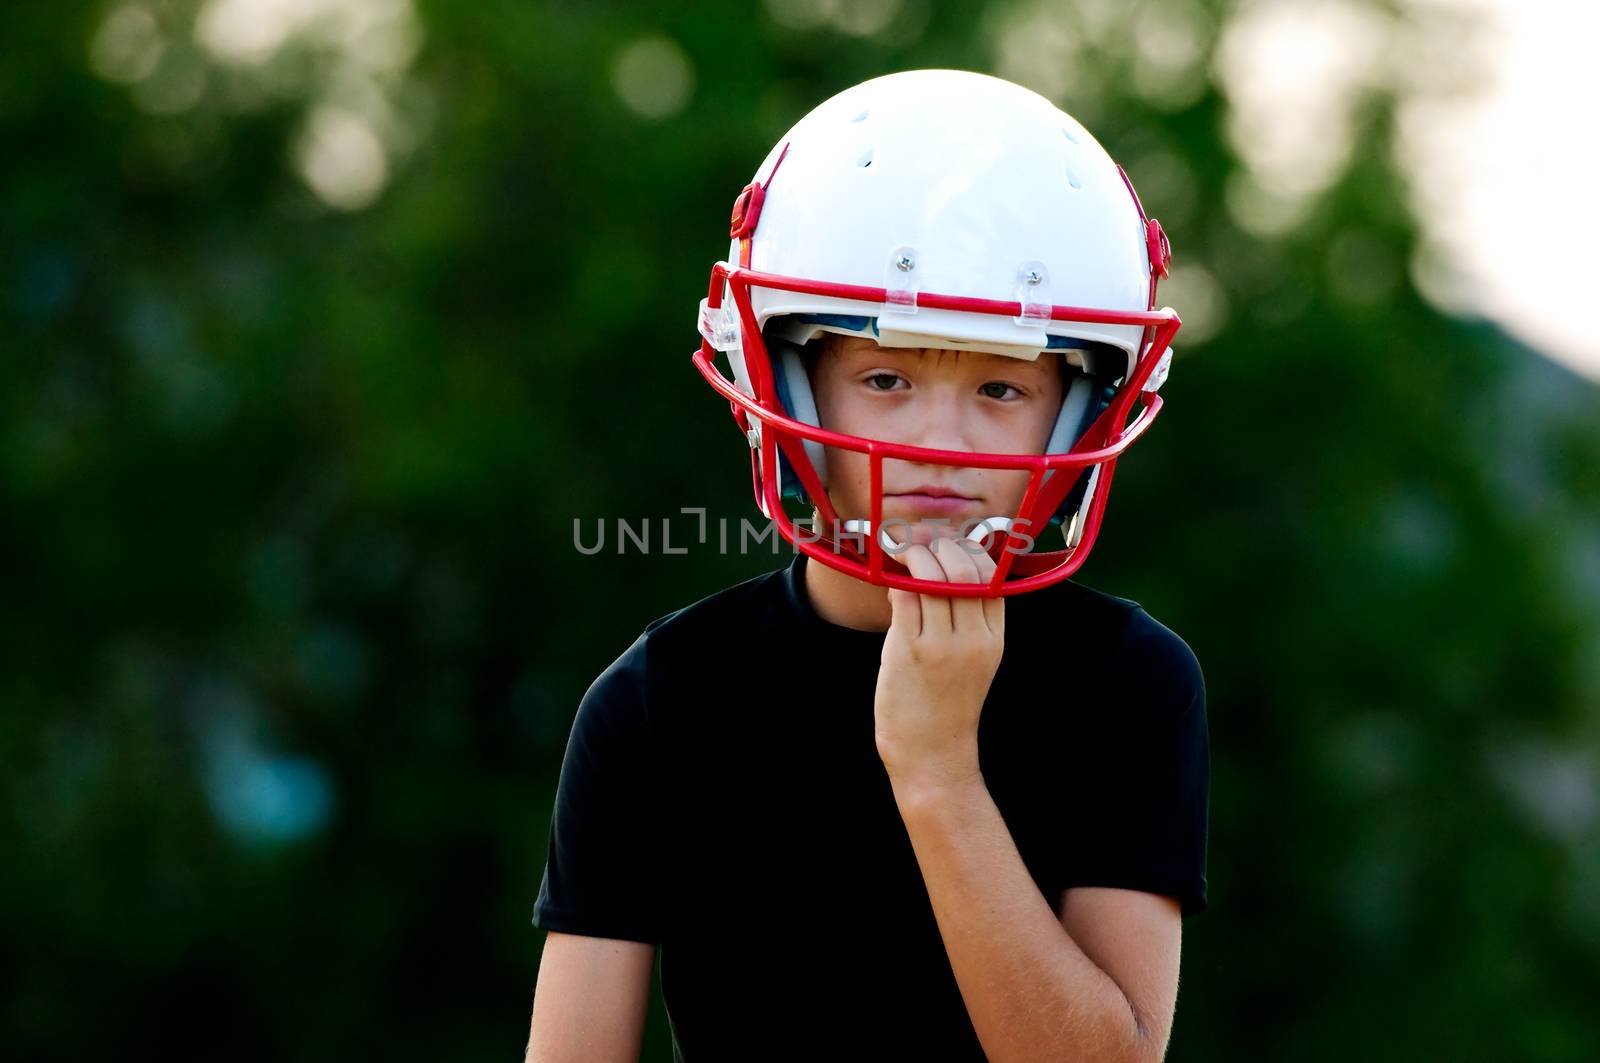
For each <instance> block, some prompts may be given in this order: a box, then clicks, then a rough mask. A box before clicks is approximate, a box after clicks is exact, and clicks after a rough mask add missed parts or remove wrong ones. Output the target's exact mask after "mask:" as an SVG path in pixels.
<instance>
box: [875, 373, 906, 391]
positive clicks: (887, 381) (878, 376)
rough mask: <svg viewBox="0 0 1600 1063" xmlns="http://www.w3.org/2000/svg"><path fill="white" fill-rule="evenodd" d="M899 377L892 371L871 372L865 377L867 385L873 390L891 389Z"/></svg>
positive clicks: (898, 380) (898, 381)
mask: <svg viewBox="0 0 1600 1063" xmlns="http://www.w3.org/2000/svg"><path fill="white" fill-rule="evenodd" d="M898 383H900V378H899V377H898V376H896V375H895V374H893V373H873V374H872V375H871V376H869V377H867V386H868V387H869V388H871V389H872V390H874V391H893V390H894V389H895V385H896V384H898Z"/></svg>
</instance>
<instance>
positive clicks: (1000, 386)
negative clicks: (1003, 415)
mask: <svg viewBox="0 0 1600 1063" xmlns="http://www.w3.org/2000/svg"><path fill="white" fill-rule="evenodd" d="M978 390H979V391H981V392H982V393H983V394H984V395H987V396H988V397H989V398H991V399H1006V398H1010V397H1011V393H1012V392H1016V394H1018V395H1021V394H1022V391H1021V389H1019V388H1017V387H1015V386H1014V385H1011V384H1007V383H1004V382H1002V381H999V380H991V381H989V382H988V383H987V384H985V385H983V386H982V387H981V388H979V389H978Z"/></svg>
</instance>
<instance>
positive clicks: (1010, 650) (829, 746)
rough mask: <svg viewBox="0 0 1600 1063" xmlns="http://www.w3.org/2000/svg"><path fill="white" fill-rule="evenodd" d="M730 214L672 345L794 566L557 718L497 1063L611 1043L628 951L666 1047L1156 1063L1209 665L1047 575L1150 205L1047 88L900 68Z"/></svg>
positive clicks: (1201, 899) (1147, 300) (832, 110)
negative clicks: (528, 933)
mask: <svg viewBox="0 0 1600 1063" xmlns="http://www.w3.org/2000/svg"><path fill="white" fill-rule="evenodd" d="M731 231H732V236H733V244H732V249H731V254H730V256H729V257H730V262H731V263H737V265H729V264H719V265H718V266H717V267H716V268H715V269H714V270H713V287H712V290H711V295H710V297H709V298H708V299H707V300H706V301H705V302H704V303H702V308H701V331H702V334H703V336H704V337H705V343H704V344H703V345H702V349H701V352H700V353H699V354H698V355H697V356H696V359H695V360H696V365H697V367H698V368H699V369H700V370H701V372H702V373H703V374H704V375H705V376H706V378H707V380H708V381H710V382H711V383H712V385H713V386H714V387H715V388H716V389H717V390H718V392H719V393H720V394H722V395H723V396H724V397H725V398H727V399H728V400H729V402H730V406H731V408H732V410H733V412H734V417H735V420H736V421H737V422H738V423H739V425H740V428H741V429H742V430H744V432H745V434H746V438H747V439H748V440H749V442H750V445H751V447H752V451H753V453H752V467H753V474H754V484H755V490H756V497H757V501H758V503H759V504H760V506H761V508H762V511H763V512H764V513H765V514H767V515H768V516H769V517H771V518H772V519H773V521H774V522H775V524H776V525H777V528H778V530H779V532H780V533H781V534H782V535H783V537H784V538H785V539H786V540H788V541H790V542H791V543H793V544H794V545H795V547H796V549H797V550H798V553H797V555H796V557H795V560H794V562H793V563H792V564H791V565H789V566H788V567H787V568H785V569H780V570H777V571H774V572H770V573H767V574H766V575H763V576H760V577H757V578H756V579H753V580H750V581H748V582H746V583H743V584H740V585H738V586H736V587H733V588H730V589H728V590H726V591H723V592H721V593H719V594H715V595H712V596H711V597H709V598H707V599H705V600H703V601H701V602H698V603H696V604H694V605H692V606H689V607H687V608H685V609H682V610H679V611H677V612H675V613H673V614H671V615H669V616H666V617H663V618H661V619H659V620H657V621H655V622H653V623H652V624H650V625H649V626H648V627H647V628H646V629H645V632H644V634H643V635H641V636H640V638H639V639H638V640H637V641H636V642H635V643H634V644H633V645H632V646H631V647H629V648H628V650H627V651H625V652H624V653H623V654H622V656H621V657H619V658H618V659H617V660H616V662H614V663H613V664H612V665H611V666H610V667H609V668H607V669H606V671H605V672H604V673H603V674H602V675H601V676H600V677H599V678H598V679H597V680H596V681H595V683H594V685H593V686H592V687H591V688H590V690H589V692H588V693H587V694H586V695H585V697H584V699H583V701H582V703H581V705H580V706H579V709H578V714H577V719H576V721H575V723H574V725H573V731H572V736H571V740H570V743H569V746H568V749H567V755H566V759H565V761H564V762H563V766H562V773H561V781H560V786H559V789H558V793H557V798H556V808H555V815H554V819H553V823H552V829H551V839H550V849H549V860H548V863H547V865H546V870H545V877H544V881H543V883H542V885H541V888H540V891H539V897H538V900H537V902H536V906H535V923H536V924H537V925H538V926H540V927H542V928H544V929H545V930H547V931H548V935H547V938H546V943H545V948H544V953H543V956H542V958H541V962H540V971H539V979H538V987H537V990H536V993H535V999H534V1011H533V1022H532V1028H531V1032H530V1039H529V1045H528V1058H529V1059H530V1060H541V1061H542V1060H568V1059H582V1060H613V1059H615V1060H621V1059H634V1058H637V1055H638V1051H639V1042H640V1037H641V1031H642V1026H643V1019H644V1014H645V1007H646V1003H647V1001H648V994H649V985H650V977H651V968H652V964H653V963H654V962H655V960H656V958H657V956H658V954H659V960H660V973H661V982H662V991H663V995H664V997H665V1000H666V1003H667V1009H668V1014H669V1016H670V1019H671V1023H672V1030H673V1040H674V1049H675V1054H676V1056H677V1058H678V1059H688V1060H691V1061H693V1063H701V1061H703V1060H714V1059H730V1058H737V1059H780V1058H807V1059H815V1058H872V1059H879V1058H881V1059H918V1060H921V1059H929V1060H944V1059H951V1060H965V1059H985V1058H987V1059H991V1060H1042V1059H1082V1060H1119V1061H1155V1060H1159V1059H1161V1058H1162V1056H1163V1055H1164V1053H1165V1049H1166V1043H1167V1039H1168V1036H1169V1033H1170V1030H1171V1023H1172V1016H1173V1011H1174V1008H1175V1003H1176V997H1177V983H1178V957H1179V940H1180V922H1179V920H1180V918H1181V916H1182V915H1186V914H1192V913H1194V912H1198V911H1200V910H1201V909H1202V908H1203V907H1204V905H1205V890H1206V883H1205V842H1206V812H1207V792H1208V791H1207V787H1208V745H1207V730H1206V718H1205V692H1204V684H1203V681H1202V677H1201V673H1200V669H1199V665H1198V663H1197V662H1196V660H1195V658H1194V655H1193V654H1192V653H1191V652H1190V650H1189V647H1188V646H1187V645H1186V644H1185V643H1184V642H1183V641H1182V640H1181V639H1180V638H1178V636H1176V635H1175V634H1173V633H1172V632H1171V631H1169V630H1168V629H1166V628H1165V627H1163V626H1162V625H1161V624H1159V623H1158V622H1156V621H1155V620H1154V619H1152V618H1151V617H1150V616H1149V615H1148V614H1147V613H1146V612H1145V611H1144V610H1143V609H1141V608H1140V607H1139V606H1138V605H1137V604H1135V603H1133V602H1129V601H1126V600H1123V599H1120V598H1116V597H1112V596H1110V595H1107V594H1103V593H1100V592H1097V591H1093V590H1090V589H1088V588H1085V587H1082V586H1079V585H1077V584H1074V583H1070V582H1066V577H1067V576H1068V575H1070V574H1071V573H1072V572H1073V571H1075V570H1076V569H1077V567H1078V566H1079V565H1081V564H1082V562H1083V559H1084V557H1085V556H1086V555H1087V552H1088V550H1089V548H1090V546H1092V544H1093V541H1094V538H1095V536H1096V534H1097V532H1098V528H1099V523H1100V517H1101V514H1102V513H1103V510H1104V505H1105V498H1106V493H1107V491H1108V490H1109V487H1110V481H1111V474H1112V471H1113V470H1114V467H1115V464H1116V459H1117V457H1118V456H1119V455H1120V454H1121V452H1122V450H1123V449H1124V448H1125V447H1126V446H1127V445H1128V444H1129V443H1130V442H1132V440H1133V439H1134V438H1136V437H1137V435H1138V434H1139V433H1140V432H1142V431H1143V430H1144V428H1145V427H1147V426H1148V424H1149V423H1150V420H1151V419H1152V418H1153V417H1154V415H1155V413H1156V411H1157V410H1159V408H1160V402H1161V400H1160V399H1159V398H1158V397H1157V396H1156V395H1155V388H1156V387H1158V386H1159V385H1160V383H1161V380H1162V378H1163V377H1164V376H1165V372H1166V367H1167V358H1168V344H1169V343H1170V340H1171V336H1172V334H1173V332H1174V331H1175V330H1176V328H1177V318H1176V315H1174V314H1172V313H1171V311H1159V312H1158V311H1155V310H1154V309H1153V307H1154V305H1155V303H1154V297H1155V282H1156V280H1157V278H1158V277H1159V276H1161V275H1163V274H1164V273H1165V271H1166V266H1167V262H1168V259H1169V255H1170V252H1169V250H1168V248H1167V245H1166V241H1165V238H1164V237H1163V236H1162V235H1161V232H1160V226H1159V225H1158V224H1157V223H1156V222H1155V221H1154V220H1153V219H1147V218H1146V217H1145V216H1144V213H1143V209H1142V207H1140V206H1139V204H1138V201H1137V197H1135V196H1134V195H1133V191H1132V187H1131V185H1129V184H1128V183H1127V181H1126V177H1125V176H1124V175H1122V173H1121V171H1120V169H1119V168H1117V167H1116V165H1115V164H1114V163H1112V162H1111V160H1110V158H1109V157H1108V156H1106V155H1105V152H1104V151H1103V149H1101V148H1100V146H1099V144H1098V143H1096V142H1095V141H1094V139H1093V138H1092V137H1091V136H1089V134H1088V133H1087V132H1086V131H1085V130H1084V129H1083V128H1082V127H1081V126H1079V125H1078V124H1077V123H1076V122H1074V121H1073V120H1072V119H1071V118H1069V117H1067V116H1066V115H1064V114H1062V113H1061V112H1060V111H1058V110H1057V109H1056V108H1055V107H1053V106H1052V105H1051V104H1049V102H1048V101H1045V100H1043V99H1042V98H1040V97H1038V96H1036V95H1034V94H1033V93H1031V92H1028V91H1027V90H1024V89H1021V88H1019V87H1018V86H1015V85H1011V84H1009V83H1007V82H1004V81H1000V80H998V79H995V78H990V77H985V76H982V75H978V74H971V73H965V72H960V71H911V72H907V73H902V74H896V75H890V76H888V77H883V78H877V79H874V80H872V81H868V82H866V83H864V84H862V85H858V86H856V87H854V88H852V89H849V90H847V91H846V92H844V93H841V94H840V95H838V96H836V97H834V98H833V99H831V100H829V101H827V102H826V103H824V104H822V105H821V106H820V107H818V108H817V109H816V110H814V111H813V112H812V113H811V114H810V115H808V116H807V117H806V118H805V119H803V120H802V121H801V122H800V123H799V124H798V125H796V126H795V128H794V129H793V130H791V131H790V133H789V134H788V135H787V136H786V137H785V138H784V139H783V140H782V141H780V143H779V145H777V146H776V147H775V148H774V149H773V152H772V154H771V155H769V156H768V158H767V160H766V162H764V163H763V165H762V167H761V169H760V170H759V171H758V180H757V181H755V182H753V183H752V184H751V185H750V186H748V187H747V188H746V189H745V191H744V192H743V193H741V195H740V197H739V200H738V201H737V203H736V206H735V211H734V218H733V224H732V229H731ZM719 350H720V351H724V352H726V353H727V355H728V360H729V363H730V365H731V366H732V369H733V372H734V380H732V381H729V380H728V379H727V378H725V377H724V376H723V375H722V374H721V373H720V372H719V371H718V370H716V369H715V368H714V366H713V364H712V362H711V358H712V357H713V356H714V355H715V353H716V352H717V351H719ZM1135 401H1139V402H1141V403H1142V404H1143V406H1142V410H1141V412H1140V413H1139V415H1138V416H1137V418H1136V420H1135V421H1134V422H1132V423H1129V422H1128V421H1127V415H1128V414H1129V412H1130V410H1131V409H1132V405H1133V403H1134V402H1135ZM785 499H789V500H794V501H797V502H799V503H800V504H802V505H803V504H807V503H809V504H810V505H811V506H813V507H814V511H815V515H816V519H817V528H818V531H817V533H816V534H814V535H808V534H806V533H804V532H803V531H802V530H801V529H800V528H799V527H797V525H796V522H795V521H794V520H793V519H792V518H791V517H789V516H788V514H787V513H786V512H785V510H784V508H783V504H784V500H785ZM1052 524H1055V525H1059V526H1060V528H1061V535H1062V538H1063V541H1064V544H1065V547H1066V549H1064V550H1062V551H1057V552H1050V553H1045V552H1038V553H1036V552H1033V551H1032V549H1031V548H1032V546H1033V545H1034V536H1035V535H1036V534H1039V533H1042V532H1044V531H1045V530H1046V528H1047V527H1048V526H1049V525H1052ZM1022 592H1033V593H1022Z"/></svg>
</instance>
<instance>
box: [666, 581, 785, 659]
mask: <svg viewBox="0 0 1600 1063" xmlns="http://www.w3.org/2000/svg"><path fill="white" fill-rule="evenodd" d="M785 574H786V572H785V570H784V569H781V568H780V569H774V570H772V571H771V572H763V573H761V574H760V575H759V576H752V577H751V578H749V579H747V580H745V581H743V582H742V583H735V584H734V585H733V586H731V587H724V588H723V589H722V590H720V591H714V592H713V593H711V594H708V595H706V596H705V597H704V598H701V599H700V600H698V601H695V602H691V603H690V604H688V605H685V606H681V607H679V608H677V609H674V610H672V612H670V613H665V614H663V615H661V616H658V617H656V618H655V619H654V620H652V621H650V622H649V623H648V624H646V625H645V627H644V632H643V634H641V635H640V636H639V637H640V638H641V639H654V640H655V641H657V642H676V641H678V640H679V639H683V638H699V637H702V636H704V635H706V634H708V633H710V631H708V629H711V630H713V631H714V630H716V629H717V628H719V627H720V626H721V625H724V624H729V623H739V624H749V623H751V622H752V621H753V620H754V617H753V616H752V610H763V609H768V608H771V607H772V605H773V604H774V603H776V602H778V601H779V600H780V599H781V598H782V597H783V594H784V587H783V579H784V577H785ZM722 633H723V634H730V635H731V634H733V631H732V630H724V631H723V632H722Z"/></svg>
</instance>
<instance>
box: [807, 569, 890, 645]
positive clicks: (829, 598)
mask: <svg viewBox="0 0 1600 1063" xmlns="http://www.w3.org/2000/svg"><path fill="white" fill-rule="evenodd" d="M804 572H805V583H806V597H807V598H808V599H810V601H811V608H812V609H814V610H815V611H816V614H817V615H818V616H819V617H821V618H822V619H824V620H826V621H827V622H828V623H830V624H837V625H838V626H840V627H848V628H854V629H855V630H857V631H888V630H889V621H890V620H891V619H893V616H894V613H893V610H892V609H891V608H890V606H889V591H888V589H887V588H885V587H879V586H876V585H874V584H871V583H867V582H865V581H863V580H858V579H856V578H855V577H854V576H848V575H846V574H845V573H843V572H840V571H839V570H838V569H834V568H829V567H828V566H827V565H824V564H822V563H821V562H819V561H817V560H816V559H815V558H807V559H806V563H805V568H804Z"/></svg>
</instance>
